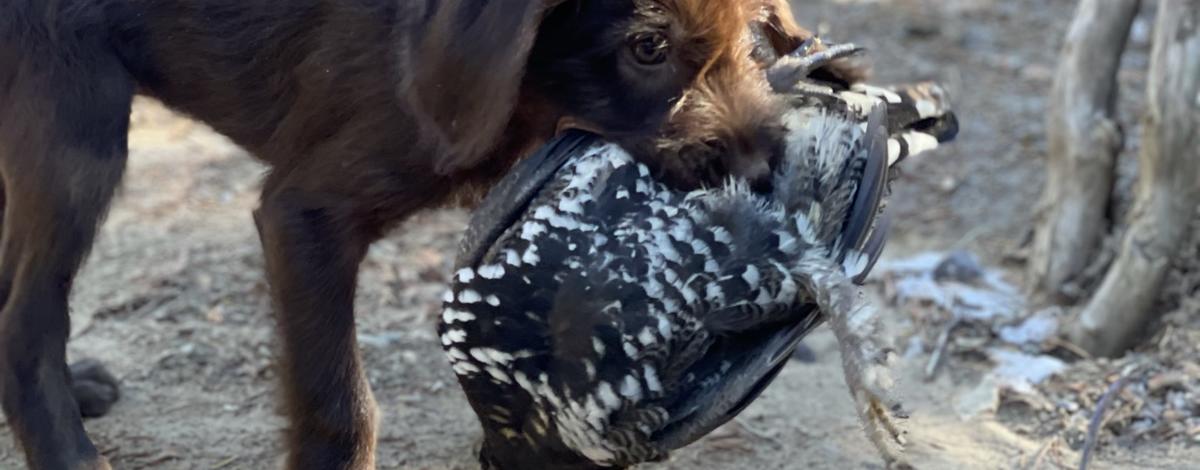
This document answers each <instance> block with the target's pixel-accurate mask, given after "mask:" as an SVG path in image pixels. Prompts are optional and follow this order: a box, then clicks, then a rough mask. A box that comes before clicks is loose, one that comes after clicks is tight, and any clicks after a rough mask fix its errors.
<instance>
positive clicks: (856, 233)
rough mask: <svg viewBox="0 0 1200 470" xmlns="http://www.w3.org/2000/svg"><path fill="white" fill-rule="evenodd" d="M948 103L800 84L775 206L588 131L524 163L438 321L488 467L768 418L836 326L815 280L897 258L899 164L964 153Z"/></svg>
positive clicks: (569, 459) (618, 450) (667, 446)
mask: <svg viewBox="0 0 1200 470" xmlns="http://www.w3.org/2000/svg"><path fill="white" fill-rule="evenodd" d="M931 90H935V87H932V85H920V86H913V87H907V88H903V89H883V88H874V87H870V88H867V87H859V88H857V89H853V90H832V89H829V88H828V87H822V86H820V85H816V84H806V85H801V86H799V87H797V88H796V89H795V90H793V92H791V93H789V95H788V96H789V99H790V100H791V102H790V105H791V107H790V111H788V112H787V113H786V114H785V115H784V116H783V123H784V125H785V127H786V132H787V134H786V135H787V138H786V145H785V158H784V159H783V164H781V165H780V167H779V168H778V169H777V171H776V172H775V175H774V189H773V192H772V193H770V194H766V195H763V194H756V193H754V192H752V191H751V190H749V189H748V188H747V187H746V185H745V184H744V183H742V182H738V181H729V182H728V184H726V185H724V186H723V187H718V188H708V189H704V190H697V191H690V192H680V191H674V190H672V189H670V188H668V187H666V186H664V185H663V184H660V183H659V182H657V181H656V180H655V179H654V178H653V177H652V175H651V173H650V171H649V170H648V169H647V167H646V166H644V165H641V164H639V163H637V162H636V161H634V160H633V158H632V157H630V156H629V155H628V154H627V153H626V152H624V151H623V150H622V149H621V148H619V147H617V146H615V145H613V144H610V143H606V142H604V141H603V140H601V139H600V138H599V137H596V136H594V135H591V134H588V133H584V132H581V131H569V132H567V133H565V134H563V135H561V136H559V137H558V138H556V139H555V140H554V141H553V142H551V143H550V144H548V145H547V146H545V147H544V148H543V149H542V150H541V151H539V152H538V153H537V154H535V155H533V156H531V157H530V158H528V159H527V160H526V161H524V162H522V163H521V164H520V165H519V166H518V167H517V168H516V169H515V170H514V171H513V172H512V173H511V174H510V175H508V177H507V178H506V179H504V180H503V181H502V182H501V183H500V185H499V186H497V187H496V188H494V189H493V190H492V191H491V193H489V196H488V197H487V198H486V200H485V201H484V203H483V204H482V206H481V207H480V208H479V209H478V210H477V211H476V213H475V215H474V217H473V219H472V221H471V225H470V227H469V229H468V233H467V236H466V239H465V240H464V242H463V246H462V251H461V252H460V255H459V258H458V260H457V268H458V271H457V272H455V273H454V274H453V276H452V281H451V287H450V289H449V290H448V292H447V293H446V295H445V298H444V310H443V314H442V317H441V322H440V325H439V334H440V338H441V342H442V345H443V347H444V349H445V351H446V354H447V355H448V357H449V359H450V363H451V365H452V367H453V370H454V372H455V374H456V375H457V376H458V378H459V381H460V383H461V385H462V387H463V390H464V391H465V392H466V396H467V398H468V400H469V401H470V403H471V406H472V407H473V408H474V411H475V413H476V414H477V415H478V417H479V419H480V421H481V423H482V425H483V429H484V442H483V447H482V448H481V451H480V452H481V453H480V460H481V463H482V464H483V466H484V468H495V469H506V470H508V469H535V468H536V469H585V468H589V469H590V468H622V467H627V466H631V465H634V464H637V463H641V462H646V461H655V460H660V459H663V458H665V457H666V456H667V455H668V453H669V452H670V451H672V450H674V449H677V448H680V447H682V446H685V445H687V444H689V443H691V442H693V441H695V440H696V439H698V438H700V437H702V436H704V435H705V434H707V433H708V432H709V431H711V430H712V429H714V428H715V427H717V426H719V425H721V424H722V423H725V422H726V421H728V420H729V419H731V418H732V417H734V416H735V415H736V414H737V413H739V412H740V411H741V410H742V409H744V408H745V407H746V406H747V405H749V404H750V403H751V402H752V401H753V400H754V399H755V398H756V397H757V396H758V395H759V394H760V393H761V392H762V391H763V389H764V388H765V387H766V386H767V385H768V384H769V383H770V382H771V381H772V380H773V379H774V378H775V376H776V375H777V374H778V373H779V371H780V370H781V369H782V368H783V366H784V365H785V364H786V363H787V358H788V357H789V356H790V354H791V352H792V350H793V349H794V348H795V347H796V345H797V343H798V342H799V341H800V340H801V339H802V338H803V337H804V336H805V335H806V334H807V333H808V332H810V331H812V329H813V328H814V327H816V326H817V325H819V324H820V323H821V322H822V321H823V318H824V317H823V315H822V311H821V309H820V308H819V306H820V305H821V299H822V298H821V296H820V293H818V292H814V289H819V288H820V286H821V285H822V284H821V282H815V280H817V281H819V280H821V279H845V278H847V277H852V278H854V279H855V280H861V277H862V276H864V275H865V274H866V273H867V271H868V270H869V268H870V266H871V265H872V264H873V263H874V261H875V260H876V259H877V258H878V256H879V253H880V251H881V249H882V247H883V241H884V238H885V237H884V235H885V232H886V227H885V226H884V224H882V223H880V222H881V220H882V218H880V217H877V214H879V212H880V209H881V207H882V202H883V200H884V197H885V195H886V192H887V188H888V183H889V172H888V169H889V164H890V163H894V162H896V161H899V160H901V159H902V158H903V157H905V156H907V155H908V154H909V153H915V151H920V150H926V149H928V148H931V147H933V146H936V143H937V142H938V141H939V140H942V141H944V140H946V139H948V138H950V137H953V132H952V131H949V129H950V128H951V127H953V125H952V124H948V123H952V121H953V114H951V113H950V112H949V111H947V110H946V109H945V108H944V104H943V103H944V101H943V97H942V96H941V95H940V94H938V93H935V92H934V91H931ZM931 97H936V100H935V101H936V102H935V103H926V101H928V99H929V98H931ZM914 103H921V104H914ZM905 113H907V114H905ZM935 128H936V131H931V129H935Z"/></svg>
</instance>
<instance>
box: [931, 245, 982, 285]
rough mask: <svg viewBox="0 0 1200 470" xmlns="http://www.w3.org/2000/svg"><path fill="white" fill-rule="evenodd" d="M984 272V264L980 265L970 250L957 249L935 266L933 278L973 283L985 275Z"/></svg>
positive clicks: (941, 280) (942, 280)
mask: <svg viewBox="0 0 1200 470" xmlns="http://www.w3.org/2000/svg"><path fill="white" fill-rule="evenodd" d="M983 273H984V270H983V266H980V264H979V260H978V259H977V258H976V257H975V255H973V254H971V253H970V252H968V251H964V250H955V251H953V252H951V253H950V254H948V255H946V257H945V258H943V259H942V261H941V262H940V263H938V265H937V267H935V268H933V279H934V280H936V281H938V282H944V281H955V282H961V283H972V282H975V281H977V280H979V278H981V277H983Z"/></svg>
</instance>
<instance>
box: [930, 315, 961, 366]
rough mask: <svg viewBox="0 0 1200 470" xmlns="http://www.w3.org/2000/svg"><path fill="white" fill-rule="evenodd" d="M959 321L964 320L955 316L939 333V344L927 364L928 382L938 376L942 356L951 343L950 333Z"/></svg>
mask: <svg viewBox="0 0 1200 470" xmlns="http://www.w3.org/2000/svg"><path fill="white" fill-rule="evenodd" d="M959 323H962V320H960V319H959V318H957V317H955V318H954V319H953V320H951V321H950V323H949V324H947V325H946V328H944V329H943V330H942V333H941V334H939V335H938V340H937V345H936V346H934V348H933V354H932V355H930V356H929V363H928V364H926V365H925V381H926V382H929V381H932V380H933V379H934V377H936V376H937V371H938V368H939V367H941V365H942V356H943V355H944V354H945V353H946V346H947V345H949V344H950V333H951V332H953V331H954V329H955V328H957V327H958V325H959Z"/></svg>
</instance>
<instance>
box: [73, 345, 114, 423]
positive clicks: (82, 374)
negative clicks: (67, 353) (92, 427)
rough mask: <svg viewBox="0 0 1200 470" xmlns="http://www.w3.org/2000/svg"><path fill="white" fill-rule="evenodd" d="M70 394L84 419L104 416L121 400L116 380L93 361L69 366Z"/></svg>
mask: <svg viewBox="0 0 1200 470" xmlns="http://www.w3.org/2000/svg"><path fill="white" fill-rule="evenodd" d="M71 393H73V394H74V395H75V402H76V403H78V404H79V414H80V415H82V416H83V417H84V418H98V417H100V416H104V415H105V414H107V413H108V410H109V409H111V408H112V406H113V404H114V403H116V402H117V400H119V399H120V398H121V392H120V389H119V388H118V387H117V378H116V377H114V376H113V375H112V373H111V372H109V371H108V369H106V368H104V365H103V364H101V363H100V361H96V360H93V359H84V360H81V361H79V362H76V363H74V364H71Z"/></svg>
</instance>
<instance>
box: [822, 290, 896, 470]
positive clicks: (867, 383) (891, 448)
mask: <svg viewBox="0 0 1200 470" xmlns="http://www.w3.org/2000/svg"><path fill="white" fill-rule="evenodd" d="M810 271H813V270H810ZM826 273H827V274H825V275H815V276H810V277H809V278H808V279H809V282H810V287H812V288H813V289H814V290H813V292H814V293H816V294H817V303H818V304H820V307H821V311H822V313H824V315H825V317H826V319H827V320H828V321H829V326H830V328H831V329H832V330H833V334H834V336H836V337H837V343H838V349H839V350H840V352H841V355H842V371H843V372H844V374H845V377H846V386H847V387H849V389H850V392H851V396H852V397H853V399H854V404H855V410H856V411H857V412H858V417H859V420H860V421H862V424H863V427H864V430H865V431H866V433H867V439H868V440H870V441H871V444H872V445H874V446H875V448H876V449H877V450H878V451H879V453H880V456H881V457H883V460H884V463H885V464H886V465H887V467H888V468H892V469H910V468H913V466H912V465H911V464H909V463H908V460H907V459H906V458H904V455H903V450H904V445H905V443H906V442H905V438H904V434H905V433H904V431H903V430H902V429H901V428H900V427H899V426H897V425H896V419H904V418H907V417H908V415H907V413H906V412H905V411H904V407H903V406H902V405H901V404H900V400H899V399H897V398H896V396H895V394H894V392H893V390H892V388H893V386H894V385H895V381H894V380H892V375H891V373H890V366H891V363H892V359H893V358H894V357H895V356H896V354H895V351H894V349H893V348H892V347H891V345H890V344H888V343H887V340H886V339H885V338H886V336H885V335H884V334H882V332H881V331H879V318H878V310H876V309H875V308H873V307H872V306H871V305H870V304H868V303H866V302H860V301H859V299H858V289H857V288H856V287H855V286H854V285H853V284H852V283H851V281H850V280H849V279H847V278H846V277H845V276H844V273H842V272H840V271H839V270H838V269H837V268H834V269H830V270H828V271H826Z"/></svg>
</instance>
